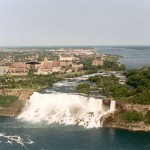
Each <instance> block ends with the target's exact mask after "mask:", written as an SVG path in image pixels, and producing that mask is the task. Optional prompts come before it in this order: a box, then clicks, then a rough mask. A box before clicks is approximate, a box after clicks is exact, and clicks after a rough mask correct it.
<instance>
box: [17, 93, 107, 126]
mask: <svg viewBox="0 0 150 150" xmlns="http://www.w3.org/2000/svg"><path fill="white" fill-rule="evenodd" d="M108 111H109V110H105V109H104V107H103V104H102V100H101V99H95V98H92V97H90V98H88V97H85V96H81V95H75V94H67V93H57V94H40V93H37V92H35V93H33V95H31V97H30V100H29V101H28V102H27V104H26V107H25V109H24V110H23V112H22V114H21V115H20V116H19V117H18V118H19V119H23V120H25V121H29V122H33V123H34V122H41V121H46V122H47V123H48V124H51V123H60V124H65V125H81V126H85V127H88V128H93V127H101V126H102V122H101V117H102V116H104V115H106V114H107V113H108Z"/></svg>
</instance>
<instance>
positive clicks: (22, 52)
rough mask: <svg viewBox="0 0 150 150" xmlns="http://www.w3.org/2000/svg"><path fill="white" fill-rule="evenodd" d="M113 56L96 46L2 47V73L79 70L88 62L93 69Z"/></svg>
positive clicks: (0, 61)
mask: <svg viewBox="0 0 150 150" xmlns="http://www.w3.org/2000/svg"><path fill="white" fill-rule="evenodd" d="M113 57H114V56H112V55H107V54H103V53H101V52H100V51H98V50H97V49H95V48H91V49H88V48H87V49H77V48H74V49H72V48H69V49H64V48H58V49H48V48H45V49H36V48H32V49H31V48H29V49H27V48H1V49H0V75H27V74H28V73H29V71H30V70H31V68H32V69H34V73H35V74H45V75H46V74H51V73H54V72H59V73H66V72H77V71H81V70H82V69H84V70H87V69H86V67H87V64H88V67H91V69H93V68H92V67H102V66H103V65H104V62H105V61H107V60H108V59H109V60H110V59H111V58H113ZM89 61H90V62H89ZM88 69H90V68H88Z"/></svg>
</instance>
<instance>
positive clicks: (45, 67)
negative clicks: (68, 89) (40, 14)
mask: <svg viewBox="0 0 150 150" xmlns="http://www.w3.org/2000/svg"><path fill="white" fill-rule="evenodd" d="M43 68H44V69H49V68H50V65H49V62H48V59H47V57H45V58H44V62H43Z"/></svg>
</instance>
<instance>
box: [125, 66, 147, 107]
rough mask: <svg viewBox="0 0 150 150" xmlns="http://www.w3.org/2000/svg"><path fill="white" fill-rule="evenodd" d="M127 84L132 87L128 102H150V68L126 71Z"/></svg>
mask: <svg viewBox="0 0 150 150" xmlns="http://www.w3.org/2000/svg"><path fill="white" fill-rule="evenodd" d="M125 76H126V77H127V85H129V86H130V87H131V89H130V91H129V93H128V96H129V98H128V99H127V101H128V102H131V103H138V104H145V105H149V104H150V68H147V69H140V70H131V71H128V72H126V73H125Z"/></svg>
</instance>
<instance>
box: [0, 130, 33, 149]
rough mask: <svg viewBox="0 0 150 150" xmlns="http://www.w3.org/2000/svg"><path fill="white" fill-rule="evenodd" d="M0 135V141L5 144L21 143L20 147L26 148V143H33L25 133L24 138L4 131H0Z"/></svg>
mask: <svg viewBox="0 0 150 150" xmlns="http://www.w3.org/2000/svg"><path fill="white" fill-rule="evenodd" d="M0 137H2V138H3V140H2V141H0V143H7V144H11V145H13V143H17V144H19V145H21V146H22V147H24V148H26V149H27V147H26V144H29V145H30V144H33V143H34V142H33V141H32V140H31V139H30V136H29V135H26V136H25V137H26V140H24V139H23V138H21V137H20V136H18V135H6V134H5V133H0Z"/></svg>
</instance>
